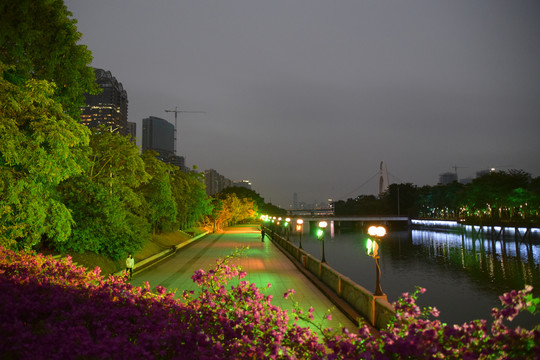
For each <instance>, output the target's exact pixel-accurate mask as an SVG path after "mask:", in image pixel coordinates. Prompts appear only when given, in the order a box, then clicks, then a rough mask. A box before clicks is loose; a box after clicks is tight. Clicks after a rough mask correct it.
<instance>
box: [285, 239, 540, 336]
mask: <svg viewBox="0 0 540 360" xmlns="http://www.w3.org/2000/svg"><path fill="white" fill-rule="evenodd" d="M366 236H367V235H365V234H363V233H360V232H349V233H339V232H336V234H334V237H333V238H331V237H329V239H326V240H325V248H326V249H325V250H326V254H325V256H326V260H327V262H328V264H329V265H330V266H332V267H333V268H334V269H336V270H337V271H339V272H341V273H342V274H344V275H346V276H348V277H350V278H351V279H352V280H353V281H355V282H356V283H358V284H360V285H362V286H364V287H365V288H367V289H368V290H370V291H374V290H375V262H374V260H373V259H372V258H371V257H369V256H367V255H365V248H364V242H365V239H366ZM297 239H298V236H297V235H296V236H291V238H290V240H291V241H293V242H298V240H297ZM302 246H303V247H304V249H305V250H306V251H307V252H309V253H310V254H312V255H313V256H315V257H317V258H319V259H320V256H321V249H320V243H319V242H318V241H317V239H316V238H315V237H314V236H312V235H310V234H309V233H304V235H303V237H302ZM379 250H380V254H381V259H380V264H381V270H382V277H381V285H382V289H383V291H384V292H385V293H386V294H387V295H388V298H389V300H390V301H394V300H396V299H397V298H398V297H399V296H400V295H401V294H402V293H403V292H411V291H413V290H414V288H415V287H416V286H422V287H425V288H426V289H427V292H426V293H425V294H424V295H422V296H421V298H420V301H419V303H420V304H421V305H423V306H435V307H437V308H438V309H439V310H441V317H440V319H441V320H442V321H445V322H448V323H463V322H465V321H470V320H474V319H479V318H484V319H488V320H489V319H490V318H491V317H490V313H491V309H492V308H493V307H500V300H499V299H498V296H500V295H502V294H503V293H505V292H508V291H511V290H521V289H523V288H524V286H525V285H526V284H528V285H532V286H533V287H534V293H535V296H537V297H538V296H540V245H538V244H532V245H531V244H528V243H527V242H520V241H517V242H516V241H502V239H501V240H497V241H491V240H490V239H482V238H475V239H473V238H472V237H471V236H470V235H461V234H457V233H453V232H450V231H448V232H434V231H426V230H412V231H410V232H408V231H397V232H390V233H389V234H387V235H386V236H385V238H384V239H383V241H382V243H381V247H380V249H379ZM539 322H540V318H539V317H536V318H533V317H532V316H529V315H520V316H519V317H518V318H517V319H516V321H515V323H517V324H519V325H522V326H532V325H536V324H538V323H539Z"/></svg>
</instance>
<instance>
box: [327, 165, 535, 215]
mask: <svg viewBox="0 0 540 360" xmlns="http://www.w3.org/2000/svg"><path fill="white" fill-rule="evenodd" d="M398 204H399V213H400V214H401V215H408V216H411V217H426V218H438V219H458V218H459V219H470V220H474V221H478V220H480V221H484V220H487V221H495V222H505V221H511V222H529V223H530V222H531V221H536V222H538V221H539V220H540V217H539V215H540V178H535V179H532V178H531V176H530V175H529V174H528V173H526V172H524V171H521V170H510V171H494V172H490V173H488V174H485V175H483V176H480V177H478V178H476V179H474V180H473V181H472V182H471V183H469V184H460V183H458V182H453V183H451V184H446V185H436V186H424V187H422V188H416V187H415V186H414V185H412V184H392V185H390V187H389V189H388V191H387V192H386V193H384V194H383V195H382V196H380V197H379V198H377V197H375V196H368V195H362V196H358V197H356V198H354V199H347V200H346V201H343V200H340V201H337V202H335V203H334V208H335V213H336V215H393V214H396V213H397V212H398Z"/></svg>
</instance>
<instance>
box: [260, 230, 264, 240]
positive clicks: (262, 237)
mask: <svg viewBox="0 0 540 360" xmlns="http://www.w3.org/2000/svg"><path fill="white" fill-rule="evenodd" d="M261 242H264V228H263V227H261Z"/></svg>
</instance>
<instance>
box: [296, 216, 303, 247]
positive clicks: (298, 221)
mask: <svg viewBox="0 0 540 360" xmlns="http://www.w3.org/2000/svg"><path fill="white" fill-rule="evenodd" d="M303 223H304V220H302V219H296V231H297V232H298V235H299V236H300V246H299V248H300V249H301V248H302V224H303Z"/></svg>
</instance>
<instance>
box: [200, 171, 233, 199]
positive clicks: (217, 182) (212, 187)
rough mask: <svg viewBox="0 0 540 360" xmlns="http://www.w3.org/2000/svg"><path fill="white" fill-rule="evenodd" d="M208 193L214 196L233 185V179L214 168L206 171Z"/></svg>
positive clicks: (205, 179) (205, 178)
mask: <svg viewBox="0 0 540 360" xmlns="http://www.w3.org/2000/svg"><path fill="white" fill-rule="evenodd" d="M204 181H205V184H206V194H207V195H208V196H212V195H215V194H217V193H218V192H220V191H221V190H223V189H226V188H228V187H230V186H231V185H232V181H231V180H229V179H227V178H226V177H225V176H223V175H221V174H220V173H218V172H217V171H216V170H214V169H209V170H205V171H204Z"/></svg>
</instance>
